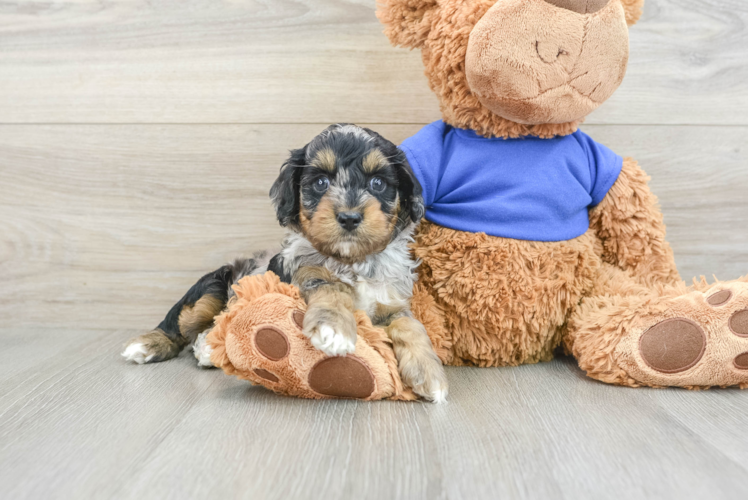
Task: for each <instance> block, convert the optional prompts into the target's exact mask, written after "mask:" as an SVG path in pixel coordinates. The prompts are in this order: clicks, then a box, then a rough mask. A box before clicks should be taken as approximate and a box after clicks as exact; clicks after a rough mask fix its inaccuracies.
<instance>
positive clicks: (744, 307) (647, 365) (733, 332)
mask: <svg viewBox="0 0 748 500" xmlns="http://www.w3.org/2000/svg"><path fill="white" fill-rule="evenodd" d="M657 306H658V309H657V310H658V311H664V312H660V313H656V314H651V315H646V316H644V317H646V318H647V320H646V321H644V322H643V324H642V325H641V326H640V327H638V328H636V329H635V331H634V332H633V333H634V334H633V335H631V336H629V337H628V338H626V339H623V340H622V341H621V343H620V344H619V346H618V347H617V349H616V351H617V354H618V355H619V360H620V364H621V366H622V367H623V368H624V369H625V370H627V371H628V372H629V375H630V376H631V377H632V378H634V379H635V380H637V381H639V382H641V383H644V384H646V385H658V386H683V387H709V386H731V385H741V386H746V385H748V283H746V282H741V281H737V282H729V283H718V284H716V285H714V286H712V287H711V288H709V289H708V290H706V291H703V292H701V291H696V292H691V293H689V294H686V295H683V296H681V297H678V298H675V299H669V300H667V301H666V302H665V303H664V304H658V305H657ZM662 306H665V307H662Z"/></svg>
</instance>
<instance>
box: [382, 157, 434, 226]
mask: <svg viewBox="0 0 748 500" xmlns="http://www.w3.org/2000/svg"><path fill="white" fill-rule="evenodd" d="M397 152H398V155H397V156H395V157H394V158H392V160H391V162H392V164H393V165H394V166H395V168H396V169H397V182H398V186H397V190H398V193H399V194H400V206H401V208H400V213H401V216H400V217H401V218H402V216H403V215H407V216H408V217H410V220H412V221H413V222H416V223H417V222H420V220H421V218H422V217H423V215H424V213H425V212H426V207H424V205H423V189H421V183H420V182H418V179H416V176H415V174H414V173H413V169H412V168H410V163H408V159H407V158H406V157H405V153H403V152H402V151H400V149H398V150H397Z"/></svg>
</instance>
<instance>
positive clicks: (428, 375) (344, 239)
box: [122, 124, 447, 402]
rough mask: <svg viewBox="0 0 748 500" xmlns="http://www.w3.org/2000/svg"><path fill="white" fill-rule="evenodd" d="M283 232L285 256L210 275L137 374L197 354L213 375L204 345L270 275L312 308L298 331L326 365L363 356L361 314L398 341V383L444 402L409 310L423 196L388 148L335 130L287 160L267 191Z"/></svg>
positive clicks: (135, 350)
mask: <svg viewBox="0 0 748 500" xmlns="http://www.w3.org/2000/svg"><path fill="white" fill-rule="evenodd" d="M270 197H271V199H272V201H273V204H274V206H275V210H276V214H277V217H278V221H279V222H280V224H281V225H282V226H284V227H287V228H288V229H289V232H288V234H287V236H286V238H285V239H284V241H283V243H282V246H281V249H280V251H279V252H277V253H276V252H261V253H258V254H256V255H255V256H254V257H253V258H250V259H242V260H237V261H236V262H234V263H233V264H229V265H226V266H223V267H222V268H220V269H218V270H217V271H214V272H212V273H210V274H207V275H205V276H203V277H202V278H201V279H200V280H199V281H198V282H197V283H196V284H195V285H193V286H192V288H190V290H189V291H188V292H187V294H186V295H185V296H184V297H183V298H182V299H181V300H180V301H179V302H177V303H176V304H175V305H174V306H173V307H172V308H171V310H170V311H169V313H168V314H167V315H166V318H165V319H164V320H163V321H162V322H161V324H159V326H158V327H157V328H156V329H155V330H153V331H151V332H149V333H146V334H145V335H141V336H140V337H137V338H135V339H133V340H131V341H130V343H129V344H128V346H127V347H126V349H125V351H124V352H123V353H122V355H123V356H124V357H125V358H126V359H128V360H131V361H135V362H137V363H152V362H156V361H164V360H167V359H170V358H173V357H175V356H177V355H178V354H179V352H180V351H181V349H182V348H183V347H184V346H185V345H187V344H189V343H194V346H193V348H194V352H195V357H196V358H197V359H198V363H199V364H200V365H201V366H211V363H210V347H209V346H208V345H207V344H206V342H205V336H206V335H207V334H208V333H209V332H210V329H211V327H212V325H213V318H214V316H216V315H217V314H219V313H220V312H221V311H222V310H223V309H224V308H225V307H226V305H227V303H228V301H229V300H230V299H231V297H232V295H233V290H232V289H231V285H232V284H234V283H236V282H237V281H238V280H239V279H241V278H242V277H244V276H248V275H255V274H261V273H264V272H265V271H267V270H270V271H273V272H275V273H276V274H277V275H278V276H280V278H281V279H282V280H283V281H284V282H287V283H293V284H295V285H296V286H298V287H299V289H300V291H301V294H302V297H303V298H304V299H305V300H306V301H307V304H308V310H307V313H306V315H305V316H304V325H303V331H304V334H305V335H307V336H308V337H309V339H310V340H311V342H312V345H314V346H315V347H316V348H317V349H319V350H321V351H323V352H324V353H326V354H328V355H330V356H344V355H346V354H349V353H352V352H353V351H354V349H355V346H356V320H355V318H354V314H353V312H354V311H355V310H357V309H361V310H363V311H366V313H367V314H368V315H369V317H370V318H371V319H372V322H373V323H374V324H375V325H378V326H381V327H383V328H384V329H385V330H386V331H387V333H388V335H389V337H390V338H391V339H392V344H393V349H394V351H395V355H396V357H397V360H398V364H399V370H400V375H401V377H402V379H403V382H405V384H407V385H408V386H410V387H412V388H413V390H414V391H415V392H416V393H417V394H419V395H420V396H422V397H424V398H426V399H428V400H430V401H433V402H441V401H444V400H445V398H446V395H447V379H446V376H445V374H444V369H443V367H442V365H441V362H440V361H439V358H438V357H437V356H436V354H435V353H434V351H433V348H432V345H431V341H430V340H429V337H428V335H427V334H426V330H425V328H424V327H423V325H422V324H421V323H420V322H419V321H417V320H416V319H415V318H413V315H412V314H411V311H410V299H411V295H412V290H413V284H414V282H415V280H416V274H415V268H416V266H417V265H416V263H415V262H414V261H413V259H412V258H411V254H410V251H409V249H408V244H409V243H410V242H411V241H412V234H413V230H414V229H415V227H416V224H418V222H419V221H420V219H421V217H422V216H423V213H424V206H423V199H422V197H421V186H420V184H419V183H418V180H417V179H416V178H415V176H414V175H413V172H412V170H411V168H410V166H409V165H408V161H407V159H406V158H405V155H404V154H403V153H402V151H400V150H399V149H398V148H397V147H396V146H395V145H394V144H392V143H391V142H390V141H388V140H386V139H384V138H383V137H382V136H380V135H379V134H377V133H376V132H373V131H371V130H369V129H365V128H360V127H357V126H355V125H348V124H338V125H332V126H330V127H328V128H327V129H326V130H324V131H323V132H322V133H321V134H319V135H318V136H317V137H315V138H314V139H313V140H312V141H311V142H310V143H309V144H307V145H306V146H304V147H303V148H301V149H297V150H293V151H291V156H290V158H289V159H288V160H287V161H286V162H285V163H284V164H283V166H282V167H281V171H280V175H279V177H278V179H277V180H276V181H275V183H274V184H273V186H272V189H271V190H270Z"/></svg>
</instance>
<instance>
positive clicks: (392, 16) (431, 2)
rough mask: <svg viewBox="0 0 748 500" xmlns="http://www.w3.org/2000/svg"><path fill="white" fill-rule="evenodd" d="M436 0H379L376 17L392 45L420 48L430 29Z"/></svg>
mask: <svg viewBox="0 0 748 500" xmlns="http://www.w3.org/2000/svg"><path fill="white" fill-rule="evenodd" d="M437 9H438V5H437V0H379V1H378V2H377V17H378V18H379V20H380V21H381V22H382V24H384V34H385V35H387V38H389V39H390V42H391V43H392V44H393V45H399V46H401V47H405V48H409V49H420V48H421V47H423V45H424V42H425V41H426V38H428V36H429V32H430V31H431V23H432V18H433V16H434V14H435V13H436V10H437Z"/></svg>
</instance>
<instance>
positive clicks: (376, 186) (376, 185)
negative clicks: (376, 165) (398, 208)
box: [369, 177, 387, 193]
mask: <svg viewBox="0 0 748 500" xmlns="http://www.w3.org/2000/svg"><path fill="white" fill-rule="evenodd" d="M386 187H387V182H385V180H384V179H382V178H381V177H372V178H371V180H370V181H369V189H371V190H372V191H374V192H375V193H381V192H382V191H384V190H385V188H386Z"/></svg>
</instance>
